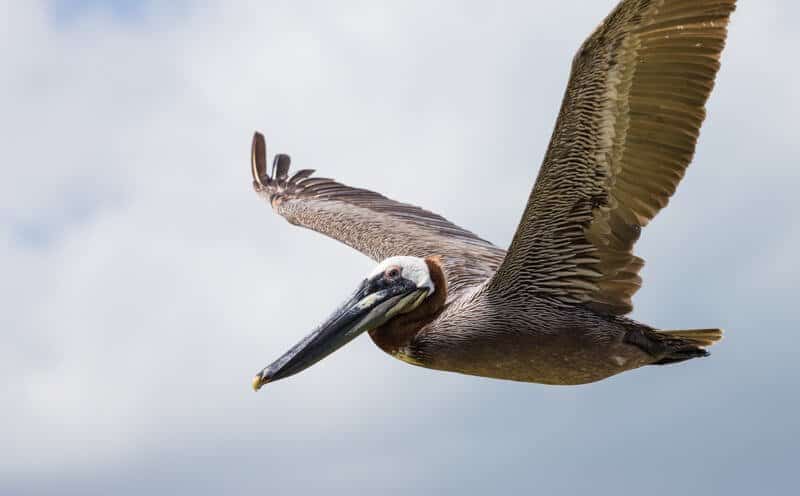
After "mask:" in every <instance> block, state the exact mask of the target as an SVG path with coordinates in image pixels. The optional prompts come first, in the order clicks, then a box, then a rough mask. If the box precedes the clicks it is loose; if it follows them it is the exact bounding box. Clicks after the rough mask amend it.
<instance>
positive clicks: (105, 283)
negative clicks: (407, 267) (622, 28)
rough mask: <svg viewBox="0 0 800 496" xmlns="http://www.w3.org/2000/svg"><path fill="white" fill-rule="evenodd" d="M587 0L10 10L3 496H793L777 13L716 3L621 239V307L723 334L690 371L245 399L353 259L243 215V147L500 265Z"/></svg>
mask: <svg viewBox="0 0 800 496" xmlns="http://www.w3.org/2000/svg"><path fill="white" fill-rule="evenodd" d="M614 3H615V2H614V1H612V0H603V1H598V2H584V1H580V0H569V1H564V2H560V3H553V2H547V4H546V5H547V6H546V7H544V3H539V2H527V1H520V2H506V3H503V7H498V6H495V5H494V2H456V1H448V2H437V3H436V4H435V5H434V6H431V5H430V3H429V2H422V1H420V2H386V3H380V2H370V3H363V2H361V3H358V2H336V3H335V4H334V3H333V2H313V1H292V2H290V1H271V2H261V1H258V2H257V1H253V2H196V3H195V2H181V3H180V5H179V7H175V6H174V5H175V4H171V5H172V6H171V7H169V9H168V10H162V9H164V8H165V7H164V3H162V2H145V3H139V2H133V1H122V2H100V1H91V0H85V1H80V0H67V1H58V2H36V1H34V2H7V3H6V6H5V8H6V11H7V13H8V19H11V20H12V22H10V23H7V24H6V25H4V26H3V27H2V29H3V31H2V35H3V36H4V42H3V43H0V56H2V59H3V60H4V61H5V62H6V67H8V68H10V70H6V71H3V73H2V74H1V75H0V108H3V109H4V112H3V117H2V118H0V134H1V135H2V136H4V137H5V139H4V144H3V146H2V148H0V149H2V158H3V160H2V164H3V165H2V167H3V173H4V174H3V175H4V178H5V180H4V181H2V182H0V197H2V198H3V202H2V203H1V204H0V220H2V222H0V236H1V237H2V238H3V243H0V273H2V274H3V275H4V277H2V278H0V297H2V299H3V301H4V311H3V312H2V313H0V374H2V375H3V376H4V377H5V383H6V384H7V390H5V391H3V392H0V408H2V411H3V412H4V413H3V417H4V421H3V422H2V424H0V444H2V445H3V446H4V447H11V448H6V450H5V451H6V452H9V453H12V454H13V456H4V457H3V458H2V460H0V494H3V495H5V494H56V493H57V494H81V495H84V494H143V493H149V494H175V493H179V494H180V493H189V492H191V494H193V495H201V494H220V493H221V492H223V491H224V492H226V493H231V494H242V493H244V494H247V493H251V492H256V491H258V492H269V493H272V494H285V493H289V492H290V491H291V493H292V494H312V493H319V492H322V491H324V492H325V493H327V494H347V493H352V492H353V491H356V492H364V491H365V490H373V491H376V492H377V491H380V492H381V493H387V494H393V493H401V492H405V493H407V492H412V491H413V493H415V494H442V493H444V494H459V495H467V494H487V493H492V492H498V491H502V492H504V493H515V492H522V491H523V490H525V491H526V492H527V493H534V492H535V493H537V494H584V493H586V492H588V491H592V492H594V493H599V494H615V495H617V494H640V493H644V492H646V493H647V494H648V495H662V494H663V495H668V494H669V495H673V494H675V492H676V491H679V492H681V493H688V494H725V495H726V496H730V495H736V494H753V493H762V492H767V493H770V494H788V493H791V492H792V491H794V490H795V485H796V484H795V477H794V465H795V463H796V461H797V460H798V458H799V456H798V455H800V453H798V448H797V445H798V442H800V426H799V425H798V421H797V418H798V416H800V401H799V400H798V398H797V391H798V385H799V384H798V383H799V382H800V380H799V379H800V361H799V360H798V352H797V345H796V343H797V337H796V333H797V332H798V318H797V312H796V310H795V306H796V302H795V301H794V300H795V299H796V297H797V295H798V292H797V288H798V285H799V284H800V259H798V257H797V246H798V245H800V223H799V222H798V218H800V204H798V203H797V201H796V196H797V191H798V190H800V172H799V171H798V167H797V166H798V159H797V157H798V156H800V149H799V147H798V144H797V142H796V137H797V129H796V116H797V115H798V114H800V99H798V98H797V96H796V88H797V87H798V85H800V68H798V66H797V65H796V64H794V63H793V62H792V61H794V60H795V58H796V52H797V48H798V46H800V33H798V32H797V31H796V30H795V28H794V27H795V23H794V20H795V19H796V18H797V15H798V14H800V11H799V10H800V7H798V6H797V4H796V3H795V2H790V1H788V0H786V1H777V0H775V1H764V2H741V5H740V7H739V9H738V11H737V12H736V13H735V14H734V17H733V21H732V25H731V31H730V39H729V44H728V47H727V49H726V51H725V53H724V56H723V67H722V70H721V72H720V74H719V77H718V84H717V88H716V89H715V91H714V94H713V95H712V98H711V101H710V105H709V117H708V119H707V121H706V124H705V125H704V128H703V131H702V135H701V139H700V145H699V147H698V150H697V156H696V159H695V162H694V164H693V165H692V167H690V169H689V171H688V173H687V176H686V179H685V181H684V182H683V183H682V184H681V186H680V188H679V189H678V192H677V194H676V195H675V197H674V198H673V201H672V203H671V204H670V206H669V208H667V209H666V210H665V211H664V212H663V213H662V214H660V215H659V217H658V218H657V219H656V220H655V221H654V222H653V223H652V224H651V225H650V226H649V227H648V228H647V229H646V230H645V232H644V233H643V236H642V240H641V242H640V243H639V244H638V245H637V252H638V253H639V254H640V255H641V256H643V257H644V258H645V259H646V260H647V265H646V267H645V269H644V274H643V277H644V287H643V289H642V290H641V291H640V292H639V293H637V295H636V297H635V299H634V303H635V305H636V310H635V312H634V314H633V316H634V318H637V319H640V320H642V321H645V322H648V323H651V324H653V325H656V326H659V327H664V328H682V327H710V326H721V327H724V328H725V329H726V330H727V337H726V339H725V340H724V341H723V343H722V344H720V345H719V346H717V347H715V348H714V349H713V354H712V357H711V358H709V359H705V360H693V361H691V362H689V363H684V364H680V365H676V366H670V367H649V368H645V369H641V370H637V371H633V372H629V373H626V374H623V375H620V376H617V377H614V378H611V379H609V380H607V381H604V382H601V383H597V384H592V385H587V386H580V387H572V388H557V387H549V386H541V385H536V384H517V383H511V382H502V381H496V380H489V379H481V378H474V377H466V376H460V375H456V374H447V373H442V372H435V371H430V370H425V369H420V368H415V367H411V366H408V365H406V364H403V363H401V362H398V361H395V360H392V359H391V358H389V357H387V356H385V355H384V354H383V353H382V352H380V351H379V350H378V349H377V348H375V347H374V346H373V344H372V343H371V342H370V341H369V339H366V338H365V339H359V340H356V341H355V342H353V343H352V344H351V345H349V346H348V347H347V348H344V349H342V350H341V351H340V352H338V353H336V354H335V355H332V356H331V357H330V358H329V359H326V360H325V361H323V362H321V363H320V364H318V365H317V366H315V367H314V368H312V369H309V370H308V371H307V372H305V373H303V374H301V375H298V376H296V377H293V378H292V379H290V380H286V381H282V382H280V383H277V384H274V385H269V386H268V387H266V388H265V389H264V390H262V391H261V392H260V393H259V394H253V393H252V391H250V389H249V381H250V378H251V376H252V374H253V373H254V372H255V371H256V370H258V369H260V368H261V367H262V366H263V365H265V364H266V363H267V362H269V361H270V360H272V359H273V358H275V357H276V356H277V355H279V354H280V353H282V352H283V351H285V349H286V348H287V347H288V346H290V345H292V344H293V343H294V342H295V341H297V339H298V338H300V337H301V336H303V335H305V334H306V333H307V332H308V331H309V330H310V329H311V328H312V327H313V326H314V325H315V324H316V323H317V322H318V321H319V320H321V319H322V318H324V317H325V315H326V314H327V313H328V312H329V311H330V310H331V309H333V307H334V306H335V305H336V304H337V303H338V302H339V300H340V299H341V298H343V297H344V296H346V295H347V294H348V292H349V291H350V290H351V289H352V288H351V286H352V285H353V283H354V282H355V281H357V280H358V279H359V278H360V277H361V276H362V275H363V273H365V272H366V271H368V270H369V269H370V267H371V266H372V262H371V261H369V260H368V259H366V258H365V257H363V256H361V255H360V254H358V253H356V252H353V251H352V250H350V249H348V248H346V247H344V246H341V245H339V244H337V243H335V242H333V241H331V240H328V239H325V238H323V237H321V236H319V235H316V234H314V233H311V232H307V231H303V230H300V229H297V228H294V227H292V226H290V225H288V224H287V223H286V222H285V221H283V219H280V218H277V217H276V216H274V215H273V214H272V213H271V211H270V210H269V208H268V206H267V205H265V204H263V203H262V202H261V201H259V200H258V199H257V198H256V196H255V195H254V194H253V193H252V191H251V188H250V179H249V174H250V172H249V163H248V159H249V140H250V137H251V134H252V131H253V130H254V129H261V130H262V131H263V132H265V134H266V136H267V140H268V144H269V148H270V151H271V152H278V151H279V152H286V153H290V154H291V155H292V156H293V163H294V164H296V166H297V167H312V168H316V169H317V170H318V171H319V173H320V174H322V175H324V176H329V177H331V176H332V177H335V178H337V179H340V180H342V181H344V182H347V183H349V184H353V185H356V186H361V187H367V188H372V189H376V190H378V191H381V192H383V193H384V194H386V195H388V196H390V197H393V198H397V199H400V200H404V201H408V202H411V203H415V204H419V205H422V206H425V207H427V208H430V209H431V210H434V211H436V212H439V213H441V214H443V215H445V216H446V217H448V218H450V219H451V220H453V221H455V222H457V223H458V224H461V225H464V226H465V227H467V228H470V229H471V230H474V231H475V232H477V233H479V234H481V235H482V236H484V237H486V238H488V239H490V240H492V241H493V242H495V243H497V244H499V245H501V246H506V245H507V244H508V242H509V240H510V239H511V236H512V235H513V232H514V229H515V228H516V223H517V220H518V219H519V216H520V213H521V211H522V208H523V205H524V202H525V200H526V198H527V195H528V192H529V190H530V187H531V185H532V183H533V179H534V177H535V174H536V170H537V168H538V164H539V162H540V160H541V157H542V154H543V153H544V150H545V147H546V145H547V140H548V138H549V136H550V132H551V129H552V125H553V122H554V119H555V115H556V113H557V110H558V104H559V102H560V98H561V94H562V92H563V88H564V84H565V81H566V77H567V71H568V67H569V61H570V58H571V56H572V53H573V52H574V50H575V49H576V48H577V47H578V45H579V44H580V42H581V41H582V39H583V38H584V37H585V36H586V35H587V34H588V33H589V32H590V31H591V29H592V28H593V27H594V26H595V25H596V24H597V23H598V22H600V20H601V19H602V18H603V16H604V15H605V14H606V13H607V12H608V11H609V10H610V9H611V7H612V6H613V4H614ZM442 185H446V187H443V186H442ZM320 274H324V275H325V277H318V276H319V275H320ZM310 275H313V276H314V277H313V278H309V276H310ZM312 280H313V284H309V281H312Z"/></svg>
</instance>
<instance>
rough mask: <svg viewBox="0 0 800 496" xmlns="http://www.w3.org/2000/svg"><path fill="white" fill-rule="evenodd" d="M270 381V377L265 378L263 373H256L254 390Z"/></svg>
mask: <svg viewBox="0 0 800 496" xmlns="http://www.w3.org/2000/svg"><path fill="white" fill-rule="evenodd" d="M268 382H269V379H266V378H264V376H263V375H262V373H261V372H259V373H258V374H256V375H255V377H253V383H252V385H253V391H258V390H259V389H261V386H263V385H264V384H266V383H268Z"/></svg>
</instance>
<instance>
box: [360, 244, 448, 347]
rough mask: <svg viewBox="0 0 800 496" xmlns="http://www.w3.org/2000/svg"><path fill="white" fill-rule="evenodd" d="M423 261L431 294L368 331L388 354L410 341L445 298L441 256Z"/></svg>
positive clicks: (439, 307) (445, 281) (440, 308)
mask: <svg viewBox="0 0 800 496" xmlns="http://www.w3.org/2000/svg"><path fill="white" fill-rule="evenodd" d="M425 263H426V264H427V265H428V272H430V276H431V280H432V281H433V286H434V291H433V294H432V295H430V296H428V297H427V298H425V301H423V302H422V303H421V304H420V305H419V306H418V307H417V308H415V309H414V310H412V311H410V312H408V313H403V314H400V315H398V316H396V317H395V318H393V319H391V320H390V321H388V322H387V323H385V324H383V325H382V326H380V327H378V328H375V329H372V330H371V331H369V337H371V338H372V341H374V342H375V344H376V345H378V347H379V348H380V349H382V350H383V351H385V352H386V353H389V354H390V355H395V354H396V353H397V351H398V350H399V349H400V348H401V347H402V346H404V345H406V344H408V343H409V342H410V341H411V339H412V338H413V337H414V335H415V334H416V333H417V332H419V330H420V329H422V328H423V327H424V326H425V324H427V323H428V322H430V321H432V320H433V319H434V318H435V317H436V315H437V314H438V313H439V312H440V311H441V310H442V308H443V307H444V303H445V301H446V300H447V280H446V279H445V277H444V271H443V270H442V259H441V257H439V256H438V255H435V256H431V257H426V258H425Z"/></svg>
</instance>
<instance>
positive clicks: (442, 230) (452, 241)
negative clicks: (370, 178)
mask: <svg viewBox="0 0 800 496" xmlns="http://www.w3.org/2000/svg"><path fill="white" fill-rule="evenodd" d="M266 155H267V152H266V145H265V143H264V137H263V136H262V135H261V133H255V135H254V136H253V147H252V172H253V187H254V188H255V190H256V192H257V193H258V194H260V195H262V196H263V197H265V198H266V199H267V200H269V202H270V204H271V205H272V208H273V210H275V212H277V213H278V214H280V215H282V216H283V217H285V218H286V220H288V221H289V222H290V223H292V224H295V225H298V226H302V227H306V228H309V229H312V230H314V231H317V232H320V233H322V234H324V235H326V236H329V237H331V238H333V239H336V240H339V241H341V242H342V243H344V244H346V245H348V246H350V247H352V248H355V249H356V250H358V251H360V252H362V253H364V254H365V255H367V256H369V257H371V258H373V259H374V260H379V261H380V260H383V259H385V258H388V257H391V256H395V255H411V256H416V257H427V256H431V255H440V256H442V262H443V266H444V270H445V275H446V277H447V281H448V288H449V292H450V293H451V294H455V292H458V290H460V289H462V288H464V287H467V286H469V285H472V284H478V283H481V282H483V281H485V280H487V279H488V278H489V277H491V276H492V274H494V272H495V271H496V270H497V267H498V266H499V265H500V263H501V262H502V261H503V258H504V257H505V251H504V250H502V249H500V248H497V247H496V246H494V245H492V244H491V243H489V242H488V241H485V240H483V239H481V238H479V237H478V236H476V235H475V234H473V233H471V232H469V231H467V230H466V229H462V228H460V227H458V226H456V225H455V224H453V223H451V222H449V221H447V219H445V218H444V217H442V216H440V215H437V214H434V213H431V212H428V211H427V210H423V209H421V208H419V207H415V206H413V205H408V204H406V203H400V202H396V201H394V200H390V199H388V198H386V197H385V196H383V195H381V194H379V193H375V192H372V191H368V190H365V189H359V188H351V187H350V186H345V185H344V184H340V183H337V182H336V181H334V180H332V179H325V178H321V177H312V174H313V173H314V171H313V170H308V169H304V170H300V171H297V172H296V173H295V174H294V175H293V176H291V177H289V163H290V159H289V156H288V155H276V156H275V159H274V161H273V166H272V176H270V175H268V174H267V160H266Z"/></svg>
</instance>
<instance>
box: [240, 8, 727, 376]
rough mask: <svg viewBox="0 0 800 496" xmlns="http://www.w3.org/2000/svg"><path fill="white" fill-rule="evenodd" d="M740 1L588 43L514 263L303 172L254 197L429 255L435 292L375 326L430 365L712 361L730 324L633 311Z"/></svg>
mask: <svg viewBox="0 0 800 496" xmlns="http://www.w3.org/2000/svg"><path fill="white" fill-rule="evenodd" d="M734 7H735V0H624V1H622V2H620V4H619V5H618V6H617V7H616V8H615V9H614V10H613V11H612V12H611V14H610V15H609V16H608V17H607V18H606V19H605V21H604V22H603V24H601V25H600V26H599V27H598V28H597V29H596V30H595V31H594V33H592V35H591V36H590V37H589V38H588V39H587V40H586V41H585V42H584V43H583V45H582V46H581V48H580V49H579V50H578V52H577V54H576V55H575V57H574V59H573V62H572V72H571V76H570V80H569V84H568V86H567V90H566V94H565V95H564V100H563V103H562V106H561V111H560V112H559V116H558V121H557V123H556V126H555V130H554V132H553V135H552V138H551V142H550V146H549V148H548V150H547V154H546V156H545V159H544V163H543V164H542V166H541V169H540V171H539V175H538V178H537V180H536V183H535V185H534V187H533V191H532V192H531V195H530V198H529V200H528V204H527V207H526V208H525V211H524V213H523V215H522V220H521V222H520V224H519V227H518V229H517V232H516V235H515V236H514V239H513V241H512V243H511V246H510V248H509V250H508V252H507V253H506V252H505V251H504V250H502V249H501V248H498V247H496V246H494V245H492V244H491V243H489V242H488V241H485V240H483V239H481V238H479V237H478V236H476V235H475V234H473V233H471V232H469V231H467V230H465V229H462V228H460V227H458V226H456V225H454V224H452V223H450V222H448V221H447V220H446V219H444V218H442V217H441V216H439V215H436V214H433V213H431V212H428V211H426V210H423V209H421V208H418V207H415V206H411V205H408V204H404V203H399V202H395V201H393V200H390V199H388V198H386V197H384V196H382V195H380V194H378V193H374V192H372V191H368V190H364V189H358V188H351V187H348V186H345V185H343V184H340V183H337V182H335V181H333V180H331V179H324V178H316V177H313V176H312V173H313V171H310V170H301V171H299V172H297V173H295V174H294V175H293V176H291V177H289V175H288V173H289V157H288V156H286V155H278V156H276V157H275V160H274V165H273V171H272V174H271V175H270V174H268V173H267V170H266V148H265V145H264V140H263V137H262V136H261V135H260V134H258V133H256V135H255V137H254V140H253V157H252V158H253V160H252V172H253V178H254V182H253V185H254V187H255V190H256V191H257V192H258V193H259V194H260V195H262V196H264V197H265V198H267V199H268V200H269V202H270V203H271V205H272V207H273V209H274V210H275V211H276V212H277V213H279V214H280V215H282V216H284V217H285V218H286V219H287V220H288V221H289V222H291V223H292V224H295V225H300V226H303V227H307V228H310V229H313V230H315V231H318V232H320V233H322V234H325V235H327V236H330V237H332V238H334V239H338V240H339V241H342V242H343V243H345V244H347V245H349V246H351V247H353V248H355V249H357V250H359V251H361V252H362V253H365V254H366V255H368V256H370V257H372V258H373V259H375V260H378V261H381V260H384V259H387V258H389V257H394V256H399V255H404V256H413V257H419V258H425V259H426V261H425V263H426V264H427V266H428V268H429V269H430V276H431V279H432V280H436V279H437V278H438V279H439V280H438V282H436V281H434V285H435V286H436V287H437V289H439V288H441V290H440V291H434V292H433V294H432V295H431V296H430V297H428V298H426V299H425V300H424V301H423V302H422V303H421V304H419V306H417V307H416V308H415V309H414V310H412V311H410V312H408V313H404V314H400V315H397V316H394V317H393V318H392V319H390V320H389V321H387V322H385V323H383V324H382V325H380V326H378V327H376V328H374V329H370V335H371V336H372V338H373V340H374V341H375V342H376V344H378V345H379V346H380V347H381V348H382V349H383V350H385V351H387V352H389V353H390V354H392V355H394V356H396V357H398V358H401V359H403V360H405V361H408V362H411V363H414V364H417V365H422V366H426V367H430V368H436V369H442V370H450V371H456V372H462V373H467V374H475V375H483V376H489V377H497V378H504V379H513V380H521V381H531V382H542V383H548V384H578V383H585V382H591V381H596V380H599V379H602V378H604V377H608V376H609V375H613V374H616V373H618V372H621V371H624V370H629V369H632V368H636V367H639V366H642V365H648V364H664V363H672V362H678V361H683V360H686V359H689V358H693V357H698V356H705V355H706V354H707V353H706V352H705V350H704V347H706V346H709V345H711V344H713V343H714V342H715V341H717V340H719V339H720V337H721V331H720V330H718V329H705V330H695V331H656V330H654V329H653V328H652V327H650V326H646V325H644V324H640V323H637V322H635V321H633V320H631V319H628V318H626V317H624V315H625V314H627V313H629V312H630V311H631V310H632V308H633V306H632V303H631V297H632V296H633V294H634V293H635V292H636V290H638V288H639V287H640V285H641V279H640V277H639V275H638V273H639V271H640V269H641V267H642V265H643V260H642V259H641V258H639V257H637V256H636V255H634V254H633V246H634V244H635V242H636V241H637V239H638V238H639V236H640V234H641V231H642V228H644V227H645V226H646V225H647V223H648V222H649V221H650V219H652V218H653V217H654V216H655V215H656V214H657V213H658V212H659V211H660V210H661V209H662V208H664V207H665V206H666V204H667V202H668V200H669V197H670V196H671V195H672V194H673V193H674V191H675V188H676V187H677V184H678V182H679V181H680V180H681V178H682V177H683V174H684V172H685V170H686V168H687V166H688V165H689V163H690V161H691V159H692V156H693V154H694V149H695V144H696V142H697V138H698V133H699V129H700V125H701V123H702V121H703V119H704V116H705V103H706V100H707V98H708V96H709V94H710V92H711V89H712V87H713V85H714V78H715V76H716V73H717V71H718V69H719V58H720V54H721V52H722V49H723V46H724V43H725V37H726V34H727V25H728V19H729V15H730V13H731V12H732V11H733V10H734Z"/></svg>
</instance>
